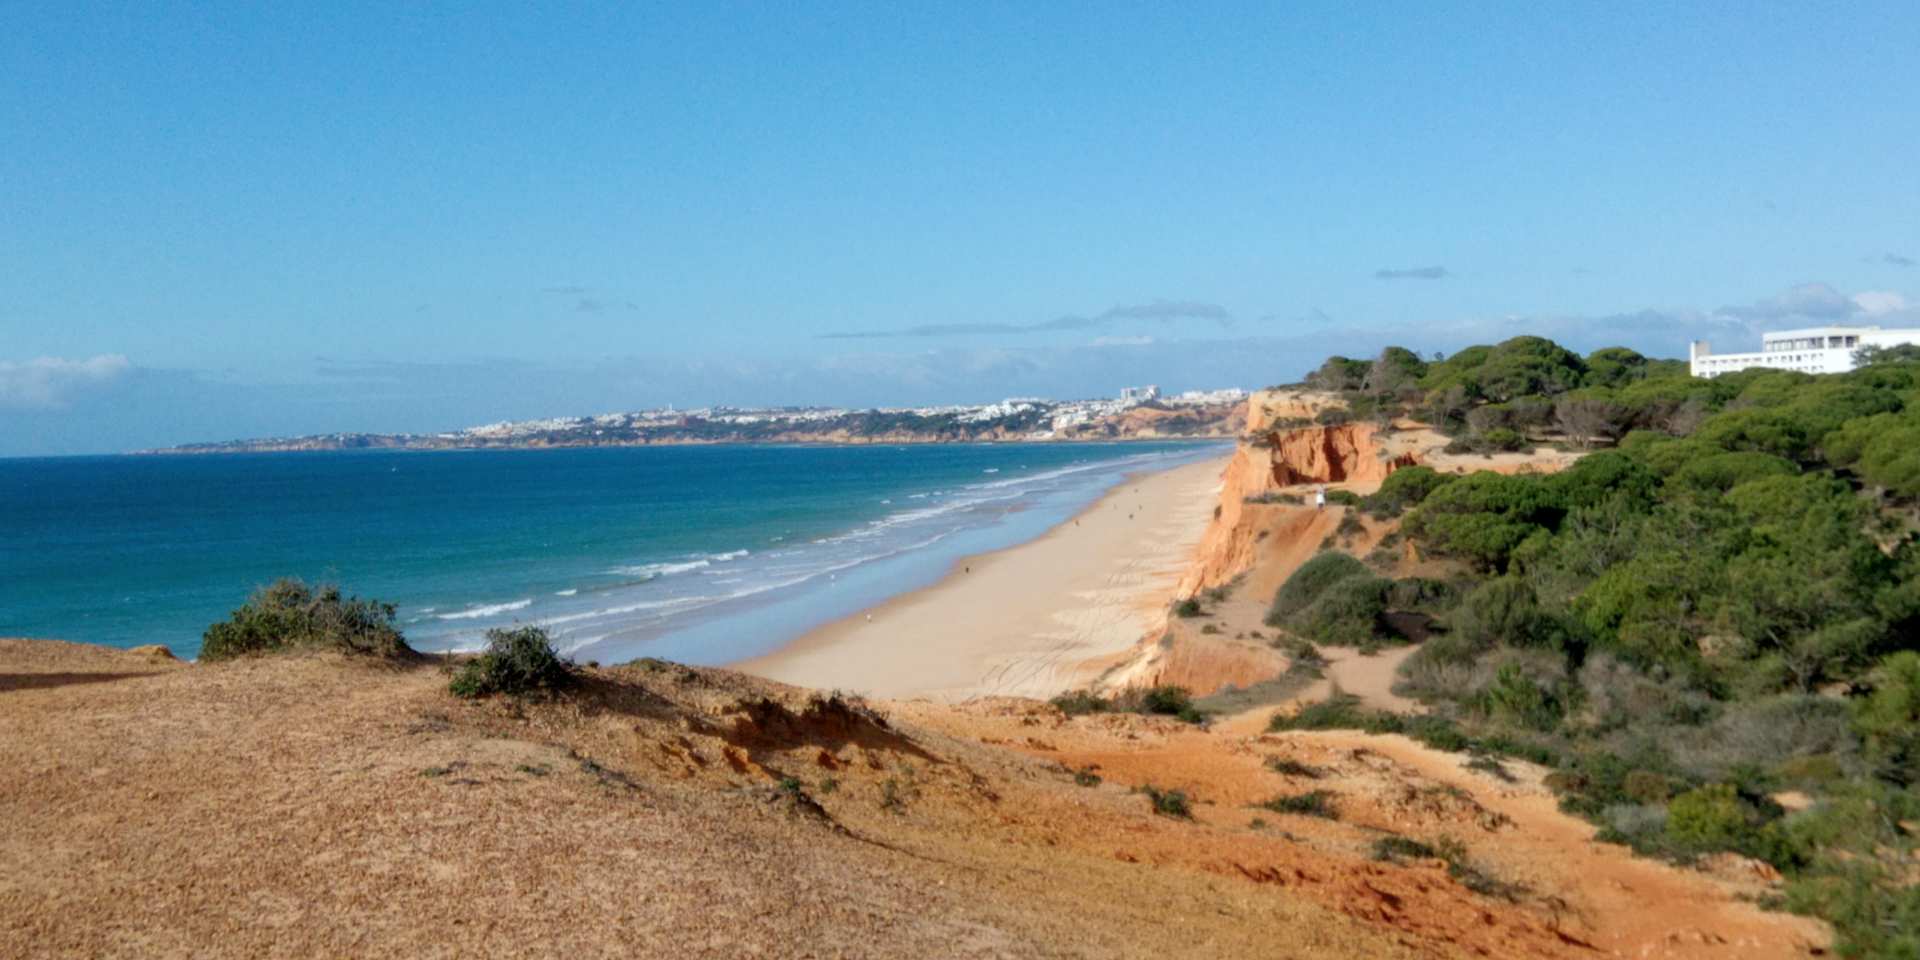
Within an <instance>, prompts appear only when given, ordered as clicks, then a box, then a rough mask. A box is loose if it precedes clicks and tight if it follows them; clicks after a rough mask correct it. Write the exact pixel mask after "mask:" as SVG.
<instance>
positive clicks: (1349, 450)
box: [1264, 423, 1419, 490]
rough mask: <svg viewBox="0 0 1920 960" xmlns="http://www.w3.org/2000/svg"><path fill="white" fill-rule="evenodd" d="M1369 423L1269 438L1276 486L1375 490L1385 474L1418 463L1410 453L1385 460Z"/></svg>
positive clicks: (1278, 433) (1309, 429) (1280, 433)
mask: <svg viewBox="0 0 1920 960" xmlns="http://www.w3.org/2000/svg"><path fill="white" fill-rule="evenodd" d="M1378 431H1379V428H1377V427H1375V426H1374V425H1373V424H1370V423H1343V424H1338V425H1335V426H1316V427H1299V428H1296V429H1293V430H1286V431H1276V432H1272V433H1268V434H1266V435H1265V438H1264V439H1265V441H1266V444H1267V446H1268V448H1269V450H1270V455H1269V460H1270V463H1271V472H1272V483H1273V486H1274V487H1276V488H1278V487H1290V486H1294V485H1296V484H1302V483H1343V484H1348V485H1351V486H1355V487H1360V488H1362V489H1364V490H1372V489H1373V488H1375V487H1378V486H1379V485H1380V481H1382V480H1385V479H1386V478H1387V474H1389V473H1392V472H1393V471H1395V470H1398V469H1400V468H1401V467H1405V466H1412V465H1413V464H1415V463H1417V462H1419V460H1418V458H1417V457H1416V456H1415V455H1414V454H1412V453H1403V454H1400V455H1399V456H1397V457H1389V456H1383V453H1384V451H1383V448H1382V446H1381V444H1380V443H1379V442H1378V440H1377V438H1376V434H1377V433H1378Z"/></svg>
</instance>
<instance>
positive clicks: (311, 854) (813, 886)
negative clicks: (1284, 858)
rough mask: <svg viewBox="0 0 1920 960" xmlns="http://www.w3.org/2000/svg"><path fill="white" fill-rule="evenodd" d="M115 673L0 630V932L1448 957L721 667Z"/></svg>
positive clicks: (1034, 785) (906, 732)
mask: <svg viewBox="0 0 1920 960" xmlns="http://www.w3.org/2000/svg"><path fill="white" fill-rule="evenodd" d="M50 660H58V661H60V663H59V664H58V665H57V668H54V669H49V668H48V666H47V663H48V661H50ZM149 666H150V665H148V664H147V663H145V662H144V661H134V660H131V659H130V658H128V657H126V656H125V655H123V654H119V653H116V652H113V651H107V650H91V649H84V648H74V647H67V646H62V645H49V644H30V643H22V642H0V676H5V677H10V678H11V677H19V676H25V675H29V674H31V675H34V676H46V675H49V674H58V675H62V676H63V677H64V678H65V679H64V680H63V681H62V682H59V683H58V684H54V683H53V682H50V681H49V682H43V683H41V684H39V685H37V686H32V687H26V686H19V685H16V686H12V687H10V688H9V689H7V692H5V693H0V769H5V770H7V771H9V775H8V776H7V777H6V778H5V779H4V780H0V822H4V823H5V824H6V825H7V828H8V829H6V830H4V831H0V956H7V957H43V956H75V955H85V956H100V955H106V956H133V957H160V956H321V955H332V956H345V955H354V956H408V957H417V956H453V955H477V954H485V955H493V956H555V955H576V956H607V955H616V954H617V955H621V956H674V957H680V956H716V957H736V956H779V957H809V956H819V957H829V956H847V957H903V956H904V957H936V956H937V957H1029V956H1032V957H1134V956H1137V957H1152V956H1162V957H1163V956H1176V955H1178V956H1220V957H1227V956H1238V957H1244V956H1272V955H1285V956H1297V957H1344V956H1361V955H1364V956H1383V957H1398V956H1457V955H1461V954H1460V953H1459V952H1458V951H1455V950H1453V949H1451V948H1449V947H1446V946H1444V945H1436V944H1431V943H1422V942H1420V941H1419V940H1418V939H1417V938H1407V937H1404V936H1401V935H1398V934H1397V932H1395V931H1386V930H1376V929H1373V928H1371V927H1370V926H1369V925H1367V924H1366V923H1364V922H1362V921H1360V920H1356V919H1353V918H1349V917H1345V916H1342V915H1341V914H1339V913H1338V912H1337V911H1332V910H1328V909H1326V908H1324V907H1322V906H1320V905H1318V904H1316V903H1314V902H1312V901H1311V900H1309V899H1306V898H1301V897H1295V896H1291V895H1288V894H1286V893H1285V892H1281V891H1274V892H1268V891H1263V890H1260V889H1258V888H1256V887H1254V886H1253V885H1251V884H1248V883H1246V882H1244V881H1241V880H1237V879H1234V878H1231V877H1221V876H1218V875H1215V874H1213V873H1210V872H1208V871H1206V870H1204V869H1199V868H1197V867H1194V866H1192V865H1179V864H1175V865H1170V866H1168V867H1166V868H1159V867H1153V866H1145V865H1141V864H1139V863H1134V862H1128V861H1126V860H1124V859H1119V858H1116V857H1115V856H1114V855H1113V852H1112V851H1111V850H1109V849H1105V848H1104V845H1096V846H1095V847H1092V848H1089V847H1086V846H1084V845H1083V844H1079V843H1064V842H1063V840H1064V838H1063V836H1062V833H1061V831H1084V832H1085V833H1084V835H1086V836H1094V835H1097V836H1102V837H1109V838H1114V837H1122V836H1138V837H1142V838H1150V837H1157V836H1161V835H1163V834H1177V833H1178V832H1181V831H1187V830H1194V829H1197V828H1194V827H1189V826H1187V825H1184V824H1181V823H1175V822H1172V821H1167V820H1165V819H1163V818H1156V817H1154V816H1152V815H1151V814H1150V813H1148V812H1147V811H1146V810H1145V808H1144V802H1143V801H1142V800H1141V799H1140V798H1138V797H1134V796H1131V795H1129V794H1127V793H1126V792H1125V791H1124V790H1121V789H1119V788H1106V789H1094V790H1086V789H1082V788H1079V787H1076V786H1074V785H1073V784H1072V782H1071V780H1070V779H1069V778H1067V777H1066V776H1065V775H1064V774H1062V773H1061V772H1059V770H1058V768H1057V767H1055V766H1054V765H1053V764H1051V763H1047V762H1043V761H1035V760H1031V759H1028V758H1026V757H1025V756H1023V755H1021V754H1019V753H1017V752H1014V751H1008V750H1005V749H1002V748H997V747H989V746H984V745H982V744H979V743H977V742H971V741H966V740H961V739H956V738H953V737H949V736H945V735H942V734H940V733H937V732H934V731H931V730H929V729H928V728H926V727H924V726H922V725H919V724H917V723H913V722H901V723H897V724H889V723H887V722H886V721H885V720H883V719H881V718H879V717H878V715H875V714H870V713H868V712H866V711H864V710H861V709H854V708H848V707H846V706H844V705H840V704H833V703H823V702H819V701H815V702H814V703H813V704H812V705H811V706H809V703H808V699H807V696H806V695H805V693H804V692H801V691H795V690H792V689H790V688H781V687H778V686H775V685H771V684H767V683H765V682H763V681H758V680H754V679H752V678H748V677H744V676H742V675H738V674H729V673H726V672H723V671H693V670H683V669H681V668H677V667H671V666H658V665H657V666H655V667H653V668H651V669H649V668H647V667H638V666H636V667H629V668H622V669H618V670H607V671H598V672H596V673H595V674H594V679H593V681H592V682H591V683H590V685H589V686H588V687H587V688H586V689H585V690H584V691H582V692H581V693H580V694H578V695H576V696H574V697H572V698H570V699H569V700H567V701H565V702H562V703H558V704H531V705H525V706H520V705H515V704H512V703H510V702H501V701H496V702H486V703H480V704H470V703H465V702H461V701H457V700H454V699H453V698H451V697H449V696H448V695H447V694H446V693H445V692H444V685H445V678H444V676H443V675H442V673H441V672H440V670H439V669H438V668H437V667H435V666H432V665H429V666H424V667H418V668H413V669H396V668H387V667H379V666H371V665H367V664H363V663H353V662H343V661H341V660H339V659H336V658H329V657H310V658H293V659H277V660H269V661H253V662H243V663H234V664H224V665H212V666H172V667H162V668H160V669H158V670H157V671H154V670H150V669H149ZM143 673H144V674H149V675H144V676H142V675H139V674H143ZM101 676H112V677H114V679H111V680H99V679H97V678H99V677H101ZM788 776H791V777H793V778H795V779H794V780H793V788H794V789H792V790H783V789H781V788H780V787H779V786H778V784H779V783H780V782H781V781H782V779H783V778H785V777H788ZM829 780H831V781H832V786H831V788H829V786H828V781H829Z"/></svg>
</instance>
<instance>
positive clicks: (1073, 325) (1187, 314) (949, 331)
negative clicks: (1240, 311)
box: [818, 300, 1233, 340]
mask: <svg viewBox="0 0 1920 960" xmlns="http://www.w3.org/2000/svg"><path fill="white" fill-rule="evenodd" d="M1135 320H1146V321H1152V322H1156V323H1171V322H1175V321H1184V320H1208V321H1212V322H1215V323H1218V324H1221V325H1222V326H1225V325H1228V324H1231V323H1232V322H1233V314H1231V313H1229V312H1228V311H1227V308H1225V307H1222V306H1220V305H1218V304H1213V303H1201V302H1198V301H1194V300H1155V301H1153V302H1152V303H1141V304H1133V305H1131V306H1120V307H1109V308H1108V309H1106V310H1104V311H1102V312H1100V313H1097V314H1094V315H1093V316H1080V315H1077V314H1068V315H1066V316H1062V317H1055V318H1053V319H1052V320H1041V321H1037V322H1034V323H931V324H922V325H920V326H914V327H902V328H899V329H894V330H847V331H838V332H834V333H823V334H820V335H819V337H818V339H821V340H877V339H887V338H892V337H964V336H979V335H989V334H1026V333H1045V332H1049V331H1056V330H1089V329H1095V328H1100V327H1105V326H1108V325H1110V324H1114V323H1118V322H1122V321H1135Z"/></svg>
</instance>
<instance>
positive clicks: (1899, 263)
mask: <svg viewBox="0 0 1920 960" xmlns="http://www.w3.org/2000/svg"><path fill="white" fill-rule="evenodd" d="M1880 262H1881V263H1887V264H1892V265H1893V266H1896V267H1911V266H1913V262H1914V261H1913V258H1912V257H1903V256H1901V255H1900V254H1897V253H1887V254H1882V255H1881V257H1880Z"/></svg>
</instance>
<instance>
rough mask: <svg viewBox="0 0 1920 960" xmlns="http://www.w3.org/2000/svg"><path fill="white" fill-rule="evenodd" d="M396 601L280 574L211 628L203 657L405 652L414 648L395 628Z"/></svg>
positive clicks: (403, 654) (390, 654)
mask: <svg viewBox="0 0 1920 960" xmlns="http://www.w3.org/2000/svg"><path fill="white" fill-rule="evenodd" d="M393 618H394V605H393V604H391V603H381V602H380V601H378V600H362V599H360V598H359V597H342V596H341V595H340V588H339V587H335V586H330V585H322V586H318V587H309V586H308V585H306V584H305V583H303V582H301V581H300V580H297V579H294V578H290V577H289V578H285V579H281V580H276V581H274V582H273V583H271V584H268V585H267V586H264V587H261V588H260V589H259V590H256V591H254V594H253V596H252V597H251V598H250V599H248V600H247V602H246V603H245V604H242V605H241V606H240V608H239V609H237V610H235V611H233V613H232V614H230V615H229V616H228V617H227V619H225V620H223V621H221V622H219V623H216V624H214V625H212V626H210V627H208V628H207V631H206V633H205V634H204V635H203V636H202V638H201V647H200V659H202V660H209V661H212V660H227V659H231V658H234V657H241V656H248V655H252V654H264V653H279V652H283V651H288V650H299V649H308V650H337V651H340V652H342V653H350V654H358V655H363V656H374V657H387V658H396V659H397V658H406V657H412V656H414V652H413V648H411V647H409V646H407V641H406V639H405V638H404V637H402V636H401V635H400V631H399V630H397V629H395V628H394V625H393Z"/></svg>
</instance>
